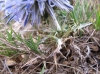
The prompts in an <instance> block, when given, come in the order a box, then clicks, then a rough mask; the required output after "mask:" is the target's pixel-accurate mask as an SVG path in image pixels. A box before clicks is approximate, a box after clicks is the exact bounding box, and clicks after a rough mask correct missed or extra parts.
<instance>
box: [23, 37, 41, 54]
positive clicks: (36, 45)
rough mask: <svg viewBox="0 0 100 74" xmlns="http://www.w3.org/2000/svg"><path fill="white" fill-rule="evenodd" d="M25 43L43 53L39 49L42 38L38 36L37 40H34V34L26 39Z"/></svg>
mask: <svg viewBox="0 0 100 74" xmlns="http://www.w3.org/2000/svg"><path fill="white" fill-rule="evenodd" d="M24 41H25V44H26V46H28V47H29V48H30V49H31V50H32V51H34V52H36V53H39V54H41V52H40V51H39V50H38V46H39V44H40V38H39V37H38V39H37V42H34V41H33V38H32V36H31V37H30V38H29V39H25V40H24Z"/></svg>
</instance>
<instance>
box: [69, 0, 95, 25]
mask: <svg viewBox="0 0 100 74" xmlns="http://www.w3.org/2000/svg"><path fill="white" fill-rule="evenodd" d="M91 11H92V12H91ZM93 13H94V10H93V9H92V10H91V4H90V3H89V2H88V1H87V0H83V1H82V0H81V2H80V0H76V3H75V6H74V10H73V11H72V12H71V13H70V17H71V18H72V19H73V20H74V22H75V23H76V24H77V25H79V24H80V23H86V22H91V21H89V20H90V19H91V18H92V16H93Z"/></svg>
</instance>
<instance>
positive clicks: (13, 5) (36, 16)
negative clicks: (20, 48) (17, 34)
mask: <svg viewBox="0 0 100 74" xmlns="http://www.w3.org/2000/svg"><path fill="white" fill-rule="evenodd" d="M54 7H57V8H60V9H64V10H66V11H68V12H69V11H70V10H72V9H73V6H71V5H70V2H69V1H68V0H0V9H1V8H2V9H3V10H4V11H5V15H6V17H9V19H8V20H7V22H6V23H8V22H9V21H11V20H12V19H14V20H15V21H19V22H22V21H24V26H25V25H26V24H27V23H28V22H30V23H31V24H32V25H34V24H40V23H41V16H44V14H45V13H46V12H47V13H48V15H50V16H51V17H52V19H53V20H54V21H55V22H56V25H57V24H58V22H57V19H56V17H55V13H54ZM6 17H5V18H6ZM57 27H58V29H60V27H59V25H57Z"/></svg>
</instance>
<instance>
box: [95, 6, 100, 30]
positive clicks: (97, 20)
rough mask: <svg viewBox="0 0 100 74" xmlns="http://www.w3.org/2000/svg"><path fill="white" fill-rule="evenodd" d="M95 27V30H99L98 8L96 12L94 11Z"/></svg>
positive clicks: (99, 16) (99, 15)
mask: <svg viewBox="0 0 100 74" xmlns="http://www.w3.org/2000/svg"><path fill="white" fill-rule="evenodd" d="M99 7H100V6H99ZM95 28H96V29H97V30H100V10H97V12H96V21H95Z"/></svg>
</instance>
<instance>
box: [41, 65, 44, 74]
mask: <svg viewBox="0 0 100 74" xmlns="http://www.w3.org/2000/svg"><path fill="white" fill-rule="evenodd" d="M40 74H44V66H43V67H42V70H41V72H40Z"/></svg>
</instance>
